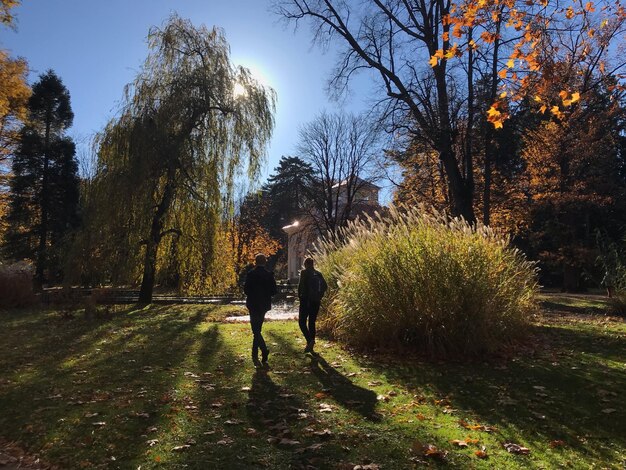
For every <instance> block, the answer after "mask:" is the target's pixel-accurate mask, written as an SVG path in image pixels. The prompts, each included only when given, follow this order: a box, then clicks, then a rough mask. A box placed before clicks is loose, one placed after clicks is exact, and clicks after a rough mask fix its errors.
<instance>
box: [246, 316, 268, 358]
mask: <svg viewBox="0 0 626 470" xmlns="http://www.w3.org/2000/svg"><path fill="white" fill-rule="evenodd" d="M266 313H267V312H265V311H253V310H250V326H251V327H252V335H253V339H252V358H257V357H258V354H259V349H261V353H263V354H266V353H267V345H266V344H265V340H264V339H263V335H262V334H261V329H262V328H263V322H264V321H265V314H266Z"/></svg>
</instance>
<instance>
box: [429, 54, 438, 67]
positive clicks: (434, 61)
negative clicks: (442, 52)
mask: <svg viewBox="0 0 626 470" xmlns="http://www.w3.org/2000/svg"><path fill="white" fill-rule="evenodd" d="M428 63H429V64H430V66H431V67H435V66H436V65H437V64H438V63H439V61H438V60H437V57H435V56H432V57H431V58H430V60H429V61H428Z"/></svg>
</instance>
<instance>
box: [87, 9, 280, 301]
mask: <svg viewBox="0 0 626 470" xmlns="http://www.w3.org/2000/svg"><path fill="white" fill-rule="evenodd" d="M148 44H149V47H150V53H149V55H148V57H147V59H146V61H145V63H144V66H143V68H142V70H141V71H140V73H139V74H138V76H137V78H136V79H135V81H134V82H132V83H131V84H130V85H128V86H127V88H126V98H125V101H124V106H123V108H122V112H121V114H120V116H119V117H118V118H116V119H114V120H113V121H111V122H110V123H109V125H108V126H107V127H106V129H105V130H104V131H103V132H102V133H101V134H100V135H99V137H98V141H97V147H98V164H97V171H96V175H95V178H94V180H93V182H91V188H90V189H89V194H88V199H89V201H88V203H89V209H88V210H87V211H86V212H88V213H89V215H90V220H89V221H88V223H87V227H86V231H87V232H88V233H87V234H85V235H84V236H83V239H84V240H86V248H85V249H84V250H83V252H85V251H86V252H89V253H94V254H95V255H96V256H97V257H98V258H99V259H101V260H102V261H103V263H104V264H105V266H104V268H105V270H106V271H107V272H106V273H105V277H106V278H108V279H111V280H113V281H114V282H126V283H130V284H135V283H137V281H138V280H139V279H141V280H142V290H141V297H142V300H143V301H149V300H150V298H151V293H152V288H153V285H154V283H155V282H157V281H158V280H161V281H167V280H169V281H171V282H173V283H174V284H175V287H178V288H180V289H182V290H185V289H187V288H188V287H189V288H190V289H191V290H192V291H196V290H197V289H200V288H201V286H206V285H207V283H208V282H209V278H212V277H215V276H214V273H213V272H212V270H213V268H214V264H213V262H214V260H215V258H216V256H215V254H216V249H215V246H216V245H215V239H216V236H217V235H216V234H217V232H218V230H219V227H220V222H221V221H220V215H221V214H222V213H223V212H224V205H226V206H229V205H231V204H232V202H231V201H232V199H233V197H232V196H233V194H232V193H233V186H234V181H235V178H236V177H237V176H238V175H241V174H243V173H244V169H247V172H248V176H249V177H250V178H252V179H254V178H256V176H257V175H258V172H259V168H260V164H261V162H262V159H263V156H264V152H265V147H266V144H267V142H268V141H269V138H270V136H271V133H272V130H273V126H274V118H273V112H274V108H275V106H274V103H275V94H274V91H273V90H272V89H269V88H265V87H263V86H262V85H260V84H259V83H258V82H257V81H255V80H254V79H253V78H252V76H251V74H250V72H249V71H248V70H247V69H245V68H241V67H235V66H234V65H233V64H232V63H231V61H230V48H229V45H228V43H227V41H226V39H225V37H224V33H223V31H222V30H220V29H218V28H213V29H211V30H209V29H207V28H206V27H205V26H201V27H194V26H193V25H192V24H191V23H190V22H189V21H187V20H183V19H182V18H180V17H178V16H176V15H173V16H172V17H171V18H169V20H168V21H167V22H166V23H165V24H164V26H163V27H162V28H153V29H152V30H151V31H150V34H149V36H148ZM239 87H241V90H242V91H241V92H238V93H235V91H236V90H237V89H238V88H239ZM94 231H99V232H100V236H98V237H95V239H93V238H91V234H92V233H93V232H94ZM162 241H163V243H162ZM93 242H95V243H93ZM78 256H82V255H81V254H80V253H79V255H78ZM164 257H165V258H164ZM86 277H92V276H86ZM169 281H168V282H169ZM220 282H221V281H220ZM190 286H193V287H190Z"/></svg>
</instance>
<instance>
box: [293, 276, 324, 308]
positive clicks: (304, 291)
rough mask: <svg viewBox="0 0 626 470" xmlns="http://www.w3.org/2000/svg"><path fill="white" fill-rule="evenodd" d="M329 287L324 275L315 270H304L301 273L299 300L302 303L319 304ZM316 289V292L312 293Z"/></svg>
mask: <svg viewBox="0 0 626 470" xmlns="http://www.w3.org/2000/svg"><path fill="white" fill-rule="evenodd" d="M327 288H328V285H327V284H326V280H325V279H324V276H322V273H321V272H319V271H316V270H315V269H303V270H302V271H300V282H299V283H298V298H299V299H300V300H301V301H302V300H305V301H313V302H319V301H320V300H322V297H323V296H324V293H325V292H326V289H327ZM312 289H315V292H311V291H312Z"/></svg>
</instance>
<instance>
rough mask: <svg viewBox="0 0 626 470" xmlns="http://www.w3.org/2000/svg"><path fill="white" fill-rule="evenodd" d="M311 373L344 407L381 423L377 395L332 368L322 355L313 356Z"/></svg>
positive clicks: (314, 354) (315, 354)
mask: <svg viewBox="0 0 626 470" xmlns="http://www.w3.org/2000/svg"><path fill="white" fill-rule="evenodd" d="M310 357H311V372H312V373H313V374H314V375H315V376H316V377H317V378H318V380H319V381H320V382H321V384H322V385H323V386H324V388H325V389H326V393H328V394H329V395H331V396H332V397H333V398H334V399H335V400H336V401H337V402H339V403H341V405H342V406H344V407H345V408H348V409H350V410H353V411H356V412H357V413H359V414H361V415H362V416H363V417H365V418H366V419H368V420H370V421H380V419H381V417H380V415H379V414H378V413H376V404H377V398H376V393H374V392H373V391H372V390H368V389H366V388H363V387H359V386H358V385H355V384H354V383H352V381H351V380H350V379H348V378H347V377H346V376H344V375H342V374H341V373H340V372H339V371H338V370H337V369H335V368H334V367H333V366H331V365H330V364H329V363H328V362H326V359H324V358H323V357H322V356H321V355H320V354H318V353H313V354H311V356H310Z"/></svg>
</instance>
